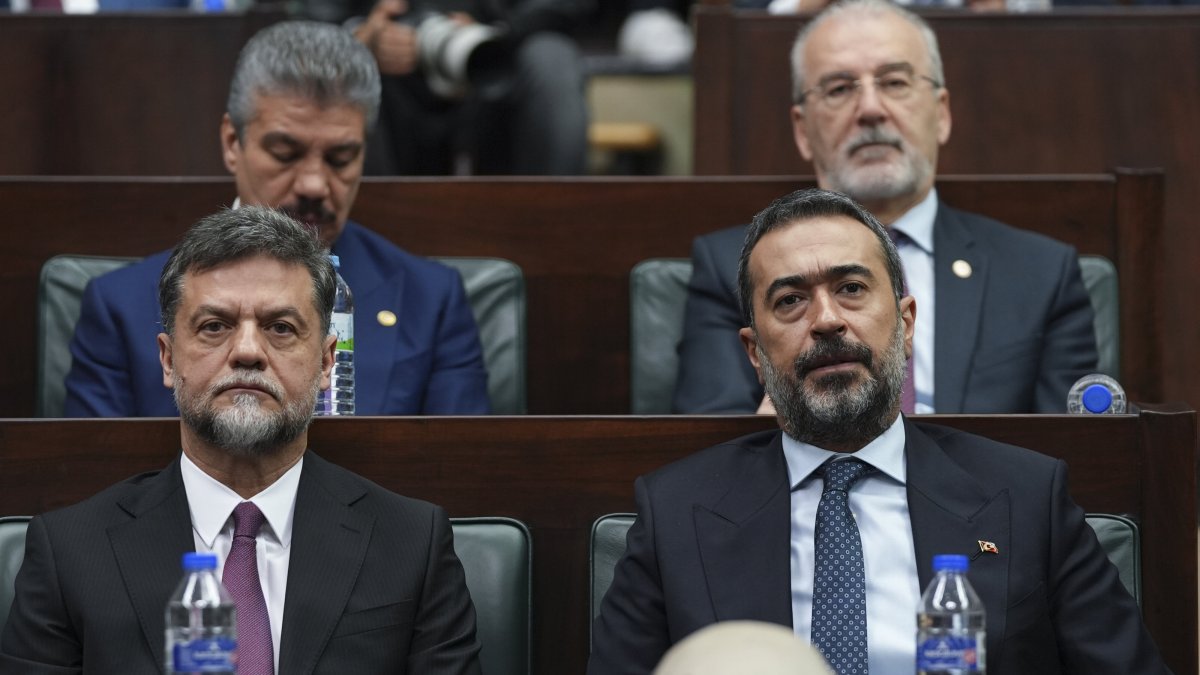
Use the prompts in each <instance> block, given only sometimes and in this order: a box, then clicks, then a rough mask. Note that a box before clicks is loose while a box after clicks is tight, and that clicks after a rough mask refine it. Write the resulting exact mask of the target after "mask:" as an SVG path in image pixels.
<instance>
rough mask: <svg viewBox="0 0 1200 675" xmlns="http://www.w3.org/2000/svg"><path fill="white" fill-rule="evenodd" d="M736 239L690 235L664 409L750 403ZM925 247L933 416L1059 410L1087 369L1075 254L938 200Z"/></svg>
mask: <svg viewBox="0 0 1200 675" xmlns="http://www.w3.org/2000/svg"><path fill="white" fill-rule="evenodd" d="M745 237H746V226H744V225H743V226H738V227H733V228H728V229H725V230H721V231H719V232H714V233H712V234H708V235H704V236H702V237H697V238H696V241H695V244H694V247H693V250H692V280H691V283H690V284H689V285H688V299H687V307H686V309H685V312H684V327H683V339H682V340H681V341H680V344H679V378H678V380H677V382H676V386H675V397H674V400H673V402H672V405H673V408H674V410H675V412H680V413H731V412H732V413H751V412H754V411H755V410H756V409H757V408H758V404H759V403H760V402H761V401H762V397H763V389H762V385H761V384H759V382H758V376H757V375H756V374H755V372H754V368H753V367H752V366H751V365H750V360H749V359H748V358H747V357H746V352H745V350H744V349H743V348H742V344H741V341H740V340H739V339H738V329H740V328H741V327H742V325H743V323H742V315H741V311H740V310H739V309H738V298H737V263H738V256H739V255H740V254H741V251H742V242H743V241H744V240H745ZM933 249H934V250H933V264H934V295H935V302H936V308H935V311H936V315H935V316H934V336H933V339H934V365H933V377H934V387H933V399H934V408H935V409H936V410H937V412H939V413H1062V412H1066V410H1067V390H1068V389H1070V388H1071V385H1072V384H1074V383H1075V380H1077V379H1079V378H1080V377H1082V376H1084V375H1086V374H1088V373H1093V372H1096V368H1097V363H1098V361H1099V355H1098V353H1097V351H1096V334H1095V328H1094V326H1093V323H1092V305H1091V302H1090V300H1089V299H1088V295H1087V290H1086V289H1085V288H1084V286H1083V279H1082V278H1081V277H1080V273H1079V259H1078V256H1077V254H1076V253H1075V250H1074V249H1073V248H1071V247H1070V246H1067V245H1066V244H1063V243H1061V242H1057V241H1055V240H1053V239H1050V238H1049V237H1045V236H1042V235H1039V234H1035V233H1033V232H1027V231H1025V230H1019V229H1016V228H1014V227H1009V226H1008V225H1004V224H1002V223H998V222H996V221H994V220H991V219H990V218H984V217H982V216H978V215H974V214H971V213H966V212H964V211H959V210H956V209H952V208H950V207H948V206H946V205H945V204H944V203H941V202H939V203H938V210H937V216H936V219H935V220H934V225H933ZM956 260H965V261H967V262H968V263H970V264H971V275H970V276H969V277H967V278H966V279H963V278H960V277H959V276H957V275H956V274H954V272H953V270H952V265H953V263H954V261H956ZM920 311H921V307H920V306H919V305H918V306H917V312H918V313H919V312H920Z"/></svg>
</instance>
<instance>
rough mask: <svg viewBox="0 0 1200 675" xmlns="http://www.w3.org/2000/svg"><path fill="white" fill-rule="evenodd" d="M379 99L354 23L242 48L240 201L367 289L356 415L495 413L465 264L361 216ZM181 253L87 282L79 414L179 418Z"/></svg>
mask: <svg viewBox="0 0 1200 675" xmlns="http://www.w3.org/2000/svg"><path fill="white" fill-rule="evenodd" d="M379 99H380V84H379V69H378V67H377V66H376V65H375V59H374V57H372V56H371V53H370V52H369V51H367V48H366V47H364V46H363V45H361V44H359V43H358V42H357V41H356V40H355V39H354V38H353V37H352V36H351V35H350V34H349V33H348V32H347V31H345V30H342V29H341V28H339V27H337V26H331V25H328V24H322V23H316V22H306V21H284V22H281V23H277V24H274V25H272V26H269V27H267V28H265V29H263V30H261V31H259V32H258V33H257V34H256V35H255V36H254V37H253V38H251V39H250V41H249V42H248V43H246V46H245V47H244V48H243V49H242V53H241V55H240V56H239V57H238V62H237V67H236V69H235V71H234V74H233V82H232V83H231V84H230V87H229V100H228V105H227V107H226V113H225V115H224V117H223V118H222V120H221V124H220V141H221V151H222V157H223V159H224V160H225V166H226V167H227V168H228V169H229V172H230V173H231V174H232V175H233V177H234V184H235V186H236V188H237V200H236V201H235V202H234V206H235V207H237V206H238V205H243V206H270V207H274V208H279V209H282V210H283V211H285V212H286V213H288V214H290V215H291V216H292V217H293V218H295V219H296V220H298V221H300V222H302V223H304V224H305V225H307V226H308V227H311V228H312V229H314V230H315V231H316V233H317V236H318V237H320V239H321V241H322V242H323V243H324V244H325V246H328V247H329V249H330V251H331V252H332V253H334V254H335V255H337V256H338V257H339V258H340V259H341V270H340V273H341V275H342V277H343V278H344V279H345V280H346V283H347V284H348V285H349V286H350V290H351V291H352V292H353V293H354V305H355V313H354V337H355V353H354V360H355V366H356V368H355V381H354V385H355V396H354V403H355V412H356V413H357V414H359V415H476V414H486V413H487V412H489V411H490V409H491V406H490V403H489V400H488V392H487V370H486V368H485V366H484V362H483V349H482V347H481V345H480V342H479V329H478V328H477V327H476V325H475V317H474V315H473V314H472V313H471V307H470V305H469V304H468V303H467V296H466V291H465V290H464V289H463V283H462V279H461V277H460V276H459V274H458V272H457V271H456V270H454V269H452V268H450V267H447V266H446V265H443V264H441V263H438V262H436V261H433V260H427V259H425V258H422V257H420V256H416V255H413V254H411V253H409V252H407V251H405V250H403V249H401V248H399V247H398V246H396V245H395V244H393V243H392V242H390V241H388V240H387V239H385V238H384V237H382V236H380V235H378V234H376V233H375V232H372V231H371V230H369V229H367V228H366V227H363V226H362V225H360V224H358V223H356V222H354V221H353V220H350V210H351V208H352V207H353V206H354V200H355V197H356V196H357V195H358V188H359V185H360V183H361V182H362V174H363V161H364V157H365V156H366V154H367V152H368V148H367V140H366V139H367V134H368V132H369V130H370V129H371V128H372V127H373V126H374V125H375V122H376V118H377V117H378V116H379V105H380V104H379ZM411 226H414V227H417V226H419V224H415V223H414V224H411ZM139 253H140V252H139ZM170 253H171V252H170V251H161V252H159V253H155V254H152V255H150V256H147V257H146V258H144V259H143V260H141V261H139V262H137V263H135V264H132V265H130V266H128V267H125V268H122V269H119V270H116V271H114V272H110V273H109V274H106V275H104V276H101V277H98V278H96V279H94V280H93V281H92V282H91V283H90V284H88V287H87V290H86V291H85V292H84V295H83V299H82V303H81V307H80V316H79V323H78V324H77V325H76V327H75V336H74V337H73V338H72V340H71V370H70V372H69V373H68V374H67V377H66V383H65V384H66V401H65V402H64V415H65V416H66V417H174V416H175V415H176V414H177V410H176V407H175V403H174V401H173V400H172V398H171V394H170V392H169V391H168V390H166V389H164V388H163V387H162V384H161V380H162V377H161V373H160V370H159V365H158V354H157V353H156V351H155V349H154V336H155V335H157V334H158V332H159V330H160V326H159V323H158V306H157V302H156V299H155V297H154V289H155V282H156V281H157V280H158V277H159V273H160V272H162V269H163V265H164V264H165V263H166V261H167V256H168V255H169V254H170Z"/></svg>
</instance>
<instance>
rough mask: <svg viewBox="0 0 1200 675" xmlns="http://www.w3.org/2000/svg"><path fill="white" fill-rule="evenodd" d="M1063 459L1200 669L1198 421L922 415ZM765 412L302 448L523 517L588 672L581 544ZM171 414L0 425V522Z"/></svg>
mask: <svg viewBox="0 0 1200 675" xmlns="http://www.w3.org/2000/svg"><path fill="white" fill-rule="evenodd" d="M923 419H924V421H929V422H937V423H942V424H947V425H950V426H954V427H958V428H960V429H964V430H968V431H972V432H976V433H980V434H983V435H986V436H989V437H992V438H996V439H999V440H1002V441H1006V442H1010V443H1015V444H1017V445H1022V446H1025V447H1029V448H1033V449H1036V450H1039V451H1041V452H1044V453H1047V454H1050V455H1053V456H1056V457H1060V458H1062V459H1064V460H1066V461H1067V462H1068V463H1069V464H1070V467H1071V475H1070V481H1071V492H1072V494H1073V495H1074V497H1075V499H1076V501H1077V502H1078V503H1079V504H1080V505H1081V506H1083V508H1084V509H1085V510H1087V511H1092V512H1107V513H1120V514H1128V515H1130V516H1132V517H1134V518H1135V519H1136V520H1138V521H1139V522H1140V524H1141V530H1142V584H1143V613H1144V616H1145V620H1146V624H1147V626H1149V628H1150V631H1151V633H1152V634H1153V635H1154V637H1155V640H1156V641H1157V643H1158V644H1159V646H1160V648H1161V649H1162V650H1163V653H1164V655H1165V656H1166V658H1167V661H1168V663H1169V664H1170V665H1171V667H1172V668H1173V669H1174V670H1175V672H1176V673H1194V672H1196V663H1197V661H1196V636H1197V621H1196V617H1197V614H1196V609H1197V607H1196V569H1197V567H1196V501H1195V494H1196V484H1195V473H1194V471H1195V458H1196V447H1195V443H1196V441H1195V412H1193V411H1190V410H1187V411H1184V410H1182V409H1176V410H1173V411H1169V412H1162V413H1142V414H1141V415H1136V416H1135V415H1121V416H1103V417H1082V416H1049V415H1040V416H1038V415H1035V416H1016V417H1013V416H927V417H925V418H923ZM773 425H774V420H773V419H770V418H765V417H754V416H746V417H684V416H678V417H640V418H638V417H508V418H419V417H413V418H351V419H319V420H317V421H316V422H315V423H314V425H313V428H312V433H311V437H310V442H311V446H312V447H313V448H315V449H317V450H318V451H319V452H320V453H321V454H322V455H323V456H324V457H325V458H327V459H329V460H332V461H333V462H336V463H337V464H340V465H342V466H345V467H346V468H349V469H351V470H353V471H356V472H358V473H359V474H361V475H363V476H366V477H367V478H370V479H371V480H373V481H375V482H377V483H379V484H381V485H383V486H384V487H387V488H389V489H392V490H395V491H397V492H400V493H403V494H406V495H409V496H413V497H419V498H422V499H427V500H430V501H433V502H435V503H438V504H441V505H442V506H445V507H446V508H447V509H448V510H449V512H450V515H451V516H478V515H503V516H511V517H513V518H519V519H521V520H523V521H524V522H525V523H527V524H528V525H529V527H530V530H531V531H532V533H533V556H534V559H533V565H534V569H533V594H534V598H533V618H534V628H533V636H534V637H533V639H534V662H535V672H536V673H539V674H545V675H561V674H563V673H582V672H583V668H584V663H585V660H586V658H587V652H588V634H587V626H588V616H589V614H588V587H589V585H588V538H589V533H590V528H591V524H592V522H593V521H594V520H595V519H596V518H597V517H599V516H601V515H603V514H606V513H613V512H620V511H631V510H632V509H633V508H634V505H633V480H634V478H635V477H636V476H638V475H641V474H644V473H646V472H648V471H651V470H653V469H655V468H657V467H659V466H662V465H664V464H666V463H668V462H670V461H672V460H675V459H678V458H680V457H683V456H686V455H688V454H690V453H692V452H695V451H697V450H699V449H701V448H704V447H707V446H710V445H713V444H715V443H718V442H720V441H724V440H728V439H730V438H734V437H736V436H739V435H742V434H745V433H750V432H753V431H758V430H761V429H767V428H773ZM178 438H179V423H178V421H176V420H174V419H142V420H12V419H4V420H0V466H3V467H4V470H3V471H0V514H12V515H26V514H35V513H40V512H42V511H45V510H47V509H51V508H55V507H59V506H63V505H66V504H71V503H74V502H76V501H79V500H81V499H83V498H85V497H87V496H89V495H91V494H94V493H95V492H98V491H99V490H101V489H102V488H104V487H106V486H107V485H109V484H112V483H114V482H117V481H119V480H122V479H124V478H126V477H128V476H130V475H133V474H135V473H138V472H141V471H147V470H154V469H157V468H160V467H162V466H164V465H166V464H167V463H168V462H170V461H171V459H172V458H173V457H174V455H175V453H176V452H177V448H178Z"/></svg>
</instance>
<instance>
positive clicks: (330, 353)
mask: <svg viewBox="0 0 1200 675" xmlns="http://www.w3.org/2000/svg"><path fill="white" fill-rule="evenodd" d="M336 353H337V336H336V335H332V334H331V335H326V336H325V341H324V342H323V343H322V345H321V391H325V390H326V389H329V387H330V385H332V384H333V361H334V358H335V354H336Z"/></svg>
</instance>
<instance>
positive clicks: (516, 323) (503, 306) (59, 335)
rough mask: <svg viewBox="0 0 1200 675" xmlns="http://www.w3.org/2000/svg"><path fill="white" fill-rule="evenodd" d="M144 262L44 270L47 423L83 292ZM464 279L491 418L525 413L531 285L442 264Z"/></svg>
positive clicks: (41, 356) (116, 260) (93, 260)
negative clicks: (98, 279) (527, 291)
mask: <svg viewBox="0 0 1200 675" xmlns="http://www.w3.org/2000/svg"><path fill="white" fill-rule="evenodd" d="M138 260H140V258H126V257H103V256H89V255H58V256H55V257H53V258H51V259H50V260H47V261H46V263H45V264H44V265H43V266H42V273H41V279H40V281H39V284H38V345H39V347H38V387H37V412H38V415H39V416H40V417H61V416H62V411H63V402H64V401H65V400H66V387H65V385H64V380H65V379H66V377H67V372H68V371H69V370H70V369H71V351H70V343H71V336H72V335H74V334H75V323H76V322H77V321H79V308H80V303H81V301H82V298H83V291H84V289H85V288H86V287H87V284H88V282H89V281H91V280H92V279H93V278H95V277H98V276H100V275H101V274H106V273H108V272H111V271H113V270H115V269H119V268H121V267H124V266H126V265H129V264H131V263H134V262H136V261H138ZM435 260H438V261H440V262H442V263H444V264H446V265H449V266H451V267H453V268H455V269H456V270H458V272H459V274H461V275H462V279H463V286H464V288H465V289H466V292H467V301H468V302H469V303H470V304H471V312H472V313H473V314H474V315H475V323H476V324H477V325H478V326H479V337H480V340H481V342H482V344H483V360H484V364H485V365H486V366H487V369H488V396H489V398H490V400H491V404H492V412H494V413H496V414H509V415H515V414H521V413H524V412H525V279H524V276H523V275H522V274H521V268H520V267H517V266H516V265H515V264H513V263H512V262H510V261H508V260H503V259H500V258H435Z"/></svg>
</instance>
